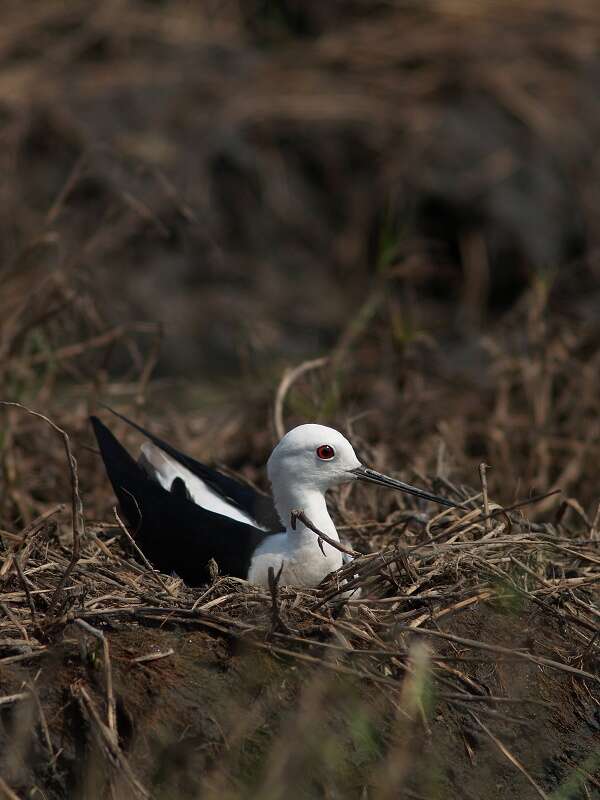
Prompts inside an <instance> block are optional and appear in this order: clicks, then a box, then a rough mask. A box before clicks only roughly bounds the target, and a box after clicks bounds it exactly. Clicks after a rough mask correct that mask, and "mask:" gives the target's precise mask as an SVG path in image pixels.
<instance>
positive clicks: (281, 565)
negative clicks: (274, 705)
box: [90, 409, 456, 587]
mask: <svg viewBox="0 0 600 800" xmlns="http://www.w3.org/2000/svg"><path fill="white" fill-rule="evenodd" d="M109 410H111V411H112V409H109ZM112 413H113V414H115V415H116V416H117V417H119V418H121V419H122V420H124V421H125V422H126V423H127V424H129V425H130V426H131V427H133V428H135V429H136V430H137V431H138V432H140V433H141V434H142V435H143V436H144V437H145V441H144V443H143V444H142V446H141V454H140V457H139V459H138V461H136V460H135V459H134V458H133V457H132V456H131V455H130V453H129V452H128V451H127V450H126V449H125V448H124V447H123V445H122V444H121V443H120V442H119V441H118V440H117V439H116V437H115V436H114V434H113V433H112V432H111V431H110V430H109V428H108V427H107V426H106V425H105V424H104V423H103V422H102V421H101V420H100V419H99V418H98V417H97V416H91V417H90V421H91V424H92V426H93V430H94V433H95V436H96V440H97V442H98V445H99V448H100V454H101V456H102V459H103V461H104V466H105V469H106V472H107V475H108V478H109V480H110V482H111V484H112V486H113V490H114V492H115V495H116V497H117V499H118V501H119V505H120V508H121V511H122V513H123V516H124V517H125V520H126V522H127V524H128V526H129V528H130V530H131V531H132V533H133V536H134V539H135V541H136V543H137V544H138V546H139V547H140V548H141V550H142V551H143V553H144V555H145V556H146V557H147V558H148V559H149V561H150V562H151V563H152V565H153V566H154V567H155V568H156V569H159V570H160V571H161V572H163V573H167V574H173V573H174V574H176V575H177V576H178V577H180V578H181V579H182V580H183V581H184V582H185V583H186V584H188V585H189V586H200V585H204V584H206V583H207V582H209V581H210V577H211V566H210V565H211V562H212V561H213V560H214V562H216V564H217V567H218V571H219V574H221V575H229V576H232V577H237V578H242V579H245V580H247V581H248V582H249V583H251V584H255V585H257V586H262V587H268V586H269V568H270V567H271V568H273V570H274V573H275V574H277V575H278V576H279V577H278V580H279V582H280V583H281V585H289V586H317V585H318V584H319V583H320V582H321V581H322V580H323V579H324V578H325V577H326V576H327V575H329V574H330V573H332V572H334V571H335V570H337V569H339V568H340V567H341V566H342V564H343V559H344V555H343V553H342V552H341V551H340V550H338V549H337V548H336V547H334V546H333V545H332V544H329V543H328V542H327V541H323V540H321V539H319V537H318V536H317V535H315V533H314V531H313V530H311V529H310V528H309V527H308V526H307V525H306V524H305V522H311V523H312V524H313V526H314V527H315V528H317V529H318V530H319V531H321V532H322V533H323V534H325V536H326V537H327V538H328V539H330V540H332V542H334V543H338V542H339V536H338V533H337V530H336V528H335V524H334V522H333V520H332V519H331V516H330V514H329V511H328V509H327V504H326V501H325V494H326V492H327V491H328V490H329V489H331V488H333V487H335V486H338V485H340V484H343V483H348V482H350V481H365V482H368V483H371V484H375V485H377V486H384V487H387V488H389V489H395V490H399V491H402V492H406V493H408V494H412V495H415V496H417V497H420V498H424V499H426V500H430V501H433V502H435V503H438V504H440V505H443V506H446V507H455V506H456V504H455V503H453V502H451V501H450V500H448V499H446V498H444V497H440V496H438V495H435V494H431V493H430V492H428V491H425V490H423V489H419V488H417V487H415V486H412V485H410V484H407V483H404V482H402V481H399V480H396V479H395V478H391V477H389V476H387V475H383V474H382V473H380V472H376V471H375V470H373V469H370V468H368V467H366V466H365V465H364V464H362V463H361V461H360V460H359V459H358V457H357V455H356V453H355V451H354V448H353V447H352V445H351V443H350V442H349V441H348V439H347V438H346V437H345V436H344V435H343V434H342V433H340V432H339V431H337V430H335V429H333V428H329V427H327V426H325V425H319V424H316V423H306V424H303V425H299V426H298V427H295V428H293V429H291V430H290V431H288V432H287V433H286V434H285V435H284V436H283V438H282V439H281V440H280V441H279V442H278V444H277V445H276V446H275V448H274V449H273V451H272V453H271V455H270V457H269V460H268V462H267V474H268V477H269V481H270V483H271V488H272V496H270V495H267V494H263V493H262V492H259V491H258V490H256V489H254V488H252V487H251V486H250V485H248V484H245V483H243V482H241V481H238V480H236V479H234V478H232V477H230V476H229V475H225V474H223V473H222V472H219V471H217V470H215V469H211V468H210V467H208V466H206V465H205V464H203V463H201V462H200V461H197V460H195V459H193V458H192V457H191V456H189V455H185V454H184V453H181V452H179V451H178V450H176V449H175V448H174V447H173V446H172V445H170V444H168V443H167V442H165V441H163V440H162V439H160V438H158V437H157V436H155V435H153V434H152V433H150V432H149V431H147V430H145V429H144V428H143V427H141V425H138V424H137V423H135V422H133V421H132V420H130V419H128V418H127V417H125V416H123V415H122V414H120V413H118V412H116V411H112ZM297 510H301V511H302V512H304V515H305V516H304V517H303V518H302V517H301V518H297V519H292V517H293V512H295V511H297ZM302 519H304V521H302ZM212 569H213V574H214V564H213V566H212Z"/></svg>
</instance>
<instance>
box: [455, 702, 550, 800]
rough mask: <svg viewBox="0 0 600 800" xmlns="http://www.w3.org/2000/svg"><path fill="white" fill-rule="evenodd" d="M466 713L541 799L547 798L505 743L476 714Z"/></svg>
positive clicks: (546, 799) (545, 799)
mask: <svg viewBox="0 0 600 800" xmlns="http://www.w3.org/2000/svg"><path fill="white" fill-rule="evenodd" d="M468 713H469V715H470V716H471V717H473V719H474V720H475V722H476V723H477V724H478V725H479V727H480V728H481V729H482V730H484V731H485V732H486V733H487V735H488V736H489V737H490V739H491V740H492V742H493V743H494V744H495V745H496V747H497V748H498V749H499V750H500V752H501V753H502V754H503V755H505V756H506V758H507V759H508V760H509V761H510V763H511V764H514V766H515V767H516V768H517V769H518V770H519V772H521V773H522V774H523V775H524V776H525V777H526V778H527V780H528V781H529V783H530V784H531V785H532V786H533V788H534V789H535V790H536V792H537V793H538V794H539V796H540V797H541V798H542V800H548V795H547V794H546V792H544V790H543V789H541V788H540V787H539V786H538V785H537V783H536V782H535V781H534V780H533V778H532V777H531V775H530V774H529V773H528V772H527V770H526V769H525V767H524V766H523V764H521V762H520V761H519V759H518V758H517V757H516V756H514V755H513V754H512V753H511V752H510V750H509V749H508V747H506V745H504V744H502V742H501V741H500V739H498V738H497V737H496V736H494V734H493V733H492V732H491V730H490V729H489V728H488V727H487V726H486V725H484V724H483V722H482V721H481V720H480V719H479V717H478V716H477V715H476V714H474V713H473V712H472V711H469V712H468Z"/></svg>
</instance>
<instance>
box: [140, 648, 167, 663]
mask: <svg viewBox="0 0 600 800" xmlns="http://www.w3.org/2000/svg"><path fill="white" fill-rule="evenodd" d="M174 653H175V650H173V648H172V647H169V649H168V650H165V652H164V653H148V654H147V655H145V656H137V658H132V659H131V661H132V662H133V663H134V664H147V663H148V661H158V660H159V659H160V658H167V656H172V655H173V654H174Z"/></svg>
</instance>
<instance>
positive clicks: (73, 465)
mask: <svg viewBox="0 0 600 800" xmlns="http://www.w3.org/2000/svg"><path fill="white" fill-rule="evenodd" d="M0 406H6V407H9V406H10V407H12V408H20V409H21V410H22V411H25V412H27V414H31V416H33V417H38V418H39V419H41V420H43V421H44V422H46V423H47V424H48V425H49V426H50V427H51V428H52V429H53V430H55V431H56V432H57V433H58V434H59V435H60V436H61V438H62V440H63V445H64V448H65V453H66V455H67V462H68V464H69V472H70V475H71V523H72V528H73V549H72V552H71V560H70V561H69V563H68V565H67V568H66V570H65V572H64V574H63V576H62V578H61V579H60V581H59V583H58V586H57V587H56V589H55V590H54V594H53V595H52V598H51V600H50V606H49V608H48V612H49V613H51V612H52V611H53V609H54V606H55V605H56V602H57V600H58V597H59V595H60V592H61V591H62V588H63V586H64V585H65V583H66V582H67V578H68V577H69V575H70V574H71V572H72V571H73V568H74V566H75V564H76V563H77V562H78V561H79V549H80V546H81V539H82V537H83V534H84V532H85V522H84V519H83V503H82V502H81V496H80V494H79V475H78V473H77V461H76V460H75V456H74V455H73V451H72V450H71V442H70V440H69V435H68V434H67V432H66V431H64V430H63V429H62V428H59V427H58V425H57V424H56V423H55V422H52V420H51V419H49V418H48V417H46V416H44V414H40V413H39V412H38V411H32V410H31V409H30V408H27V406H24V405H23V404H22V403H14V402H11V401H8V400H0Z"/></svg>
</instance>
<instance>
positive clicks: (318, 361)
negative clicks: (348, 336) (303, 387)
mask: <svg viewBox="0 0 600 800" xmlns="http://www.w3.org/2000/svg"><path fill="white" fill-rule="evenodd" d="M328 361H329V358H328V357H327V356H324V357H322V358H315V359H313V360H312V361H304V362H303V363H302V364H299V365H298V366H297V367H294V369H286V371H285V372H284V373H283V378H282V379H281V382H280V383H279V386H278V387H277V393H276V394H275V411H274V413H273V422H274V424H275V433H276V434H277V436H278V438H279V439H281V438H283V436H285V426H284V424H283V405H284V403H285V398H286V395H287V393H288V392H289V390H290V388H291V386H292V384H294V383H295V382H296V381H297V380H298V378H301V377H302V375H304V374H305V373H306V372H310V370H311V369H319V367H324V366H325V364H327V362H328Z"/></svg>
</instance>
